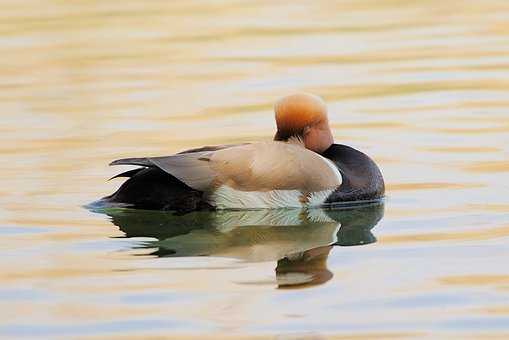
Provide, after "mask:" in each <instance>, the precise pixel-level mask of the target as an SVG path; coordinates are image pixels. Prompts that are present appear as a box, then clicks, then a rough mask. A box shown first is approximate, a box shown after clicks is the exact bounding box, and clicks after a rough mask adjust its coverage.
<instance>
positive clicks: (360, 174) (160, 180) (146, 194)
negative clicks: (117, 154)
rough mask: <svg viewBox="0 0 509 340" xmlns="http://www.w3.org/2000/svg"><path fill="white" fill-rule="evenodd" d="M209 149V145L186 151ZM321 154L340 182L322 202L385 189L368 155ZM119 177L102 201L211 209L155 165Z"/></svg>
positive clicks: (368, 196)
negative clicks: (117, 184)
mask: <svg viewBox="0 0 509 340" xmlns="http://www.w3.org/2000/svg"><path fill="white" fill-rule="evenodd" d="M209 149H211V148H207V149H205V148H202V149H195V150H189V151H187V152H200V151H207V150H209ZM214 149H215V150H217V149H219V148H214ZM323 156H324V157H325V158H328V159H329V160H331V161H332V162H334V164H335V165H336V166H337V167H338V169H339V170H340V173H341V177H342V183H341V185H340V186H339V188H338V189H336V190H335V191H334V192H333V193H332V194H330V195H329V197H328V198H327V199H326V201H325V203H326V204H329V203H331V204H333V203H345V202H357V201H367V200H377V199H380V198H382V197H383V195H384V192H385V187H384V181H383V177H382V174H381V172H380V170H379V168H378V166H377V165H376V164H375V162H374V161H373V160H372V159H371V158H370V157H368V156H367V155H365V154H364V153H362V152H360V151H358V150H356V149H354V148H351V147H349V146H346V145H341V144H333V145H332V146H331V147H329V148H328V149H327V150H326V151H325V152H324V153H323ZM140 165H144V164H140ZM118 177H127V178H128V179H127V180H126V181H125V182H124V183H123V184H122V185H121V186H120V188H119V189H118V190H117V191H116V192H115V193H113V194H112V195H110V196H107V197H104V198H103V199H102V202H105V203H113V204H125V205H127V206H129V207H132V208H137V209H152V210H175V211H180V212H186V211H193V210H203V209H212V208H213V207H212V206H211V205H210V204H208V203H207V201H206V199H205V198H204V195H203V192H201V191H199V190H195V189H192V188H191V187H189V186H188V185H186V184H184V183H183V182H182V181H180V180H179V179H177V178H175V177H174V176H172V175H170V174H168V173H166V172H164V171H163V170H161V169H160V168H157V167H145V168H139V169H134V170H131V171H127V172H125V173H123V174H120V175H119V176H118Z"/></svg>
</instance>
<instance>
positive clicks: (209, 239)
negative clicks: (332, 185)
mask: <svg viewBox="0 0 509 340" xmlns="http://www.w3.org/2000/svg"><path fill="white" fill-rule="evenodd" d="M0 32H1V34H0V55H1V57H0V59H1V62H0V75H1V80H0V89H1V91H0V118H1V120H0V154H1V157H2V166H1V167H0V175H1V184H2V185H1V186H0V235H1V238H0V249H1V254H2V261H1V262H0V337H1V336H3V337H5V338H14V337H42V338H51V339H53V338H58V337H62V338H69V337H74V338H93V339H96V338H97V339H99V338H108V339H115V338H121V339H129V338H146V337H149V336H153V337H161V338H163V337H182V338H187V337H195V336H200V337H203V338H217V339H223V338H232V339H233V338H235V339H238V338H252V337H255V338H277V339H296V338H299V339H300V338H303V339H307V338H310V339H322V338H329V337H331V338H333V337H340V336H346V337H349V336H365V337H377V338H391V339H392V338H395V337H403V338H406V337H426V336H431V337H444V338H445V337H448V338H450V337H454V336H456V337H462V338H463V337H475V338H478V337H489V336H493V337H500V338H504V337H509V268H508V259H509V243H508V242H509V2H508V1H506V0H500V1H467V0H457V1H454V0H453V1H434V0H423V1H401V0H384V1H376V0H361V1H353V0H351V1H346V0H345V1H293V2H287V1H281V2H280V1H256V2H255V1H207V2H206V1H162V0H161V1H150V2H143V1H132V0H127V1H122V2H118V1H92V0H90V1H88V0H84V1H49V0H40V1H35V0H25V1H18V0H4V1H2V20H0ZM293 91H308V92H313V93H316V94H318V95H320V96H322V97H323V98H324V99H325V100H326V101H327V103H328V105H329V110H330V118H331V122H332V124H333V129H334V133H335V136H336V142H338V143H344V144H348V145H351V146H353V147H356V148H358V149H360V150H362V151H364V152H366V153H368V154H369V155H370V156H372V157H373V158H374V159H375V160H376V161H377V163H378V164H379V165H380V167H381V169H382V172H383V173H384V176H385V180H386V184H387V199H386V201H385V204H384V205H374V206H365V207H360V208H355V209H347V210H341V211H324V210H313V211H305V212H299V211H293V210H286V211H270V212H268V211H266V212H222V213H217V214H209V213H195V214H189V215H184V216H173V215H171V214H168V213H156V212H152V213H147V212H145V213H143V212H133V211H125V210H124V211H123V210H118V209H117V210H108V211H103V212H92V211H89V210H87V209H85V208H83V205H85V204H88V203H90V202H92V201H94V200H96V199H97V198H100V197H102V196H104V195H106V194H109V193H111V192H112V191H114V190H115V189H116V188H117V187H118V186H119V184H120V183H121V180H118V179H116V180H113V181H110V182H107V181H106V179H107V178H109V177H111V176H113V175H115V174H117V173H118V172H119V171H121V170H122V168H118V167H117V168H111V167H108V166H107V164H108V163H109V161H111V160H113V159H118V158H122V157H131V156H133V157H135V156H144V155H153V156H156V155H168V154H171V153H174V152H177V151H180V150H183V149H186V148H191V147H197V146H202V145H204V144H219V143H237V142H245V141H257V140H267V139H270V138H271V137H272V135H273V132H274V123H273V114H272V104H273V103H274V101H275V100H276V99H277V98H279V97H280V96H282V95H286V94H289V93H291V92H293Z"/></svg>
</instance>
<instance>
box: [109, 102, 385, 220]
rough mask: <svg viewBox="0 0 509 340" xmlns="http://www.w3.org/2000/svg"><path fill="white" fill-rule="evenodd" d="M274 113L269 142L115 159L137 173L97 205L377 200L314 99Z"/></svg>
mask: <svg viewBox="0 0 509 340" xmlns="http://www.w3.org/2000/svg"><path fill="white" fill-rule="evenodd" d="M275 114H276V123H277V132H276V135H275V137H274V141H267V142H261V143H250V144H240V145H219V146H206V147H203V148H199V149H193V150H188V151H184V152H181V153H179V154H176V155H172V156H167V157H148V158H128V159H120V160H117V161H114V162H113V163H111V164H112V165H118V164H124V165H137V166H141V167H140V168H138V169H134V170H130V171H127V172H124V173H123V174H120V175H118V176H116V177H128V180H127V181H126V182H124V184H123V185H122V186H121V187H120V188H119V189H118V190H117V191H116V192H115V193H113V194H112V195H110V196H107V197H105V198H103V199H102V200H101V201H100V202H101V203H102V204H104V205H108V204H109V205H111V204H121V205H124V206H130V207H134V208H140V209H155V210H181V211H192V210H200V209H211V208H217V209H228V208H239V209H246V208H281V207H293V208H301V207H316V206H322V205H324V204H325V205H326V204H331V203H341V202H352V201H359V200H377V199H380V198H381V197H382V196H383V194H384V182H383V178H382V175H381V173H380V170H379V169H378V167H377V165H376V164H375V163H374V162H373V161H372V160H371V159H370V158H369V157H368V156H366V155H365V154H363V153H362V152H360V151H357V150H355V149H353V148H351V147H348V146H345V145H339V144H333V142H334V140H333V136H332V132H331V129H330V127H329V121H328V116H327V108H326V106H325V103H324V102H323V101H322V100H321V99H320V98H319V97H316V96H313V95H309V94H296V95H292V96H288V97H285V98H283V99H281V100H280V101H278V102H277V103H276V105H275Z"/></svg>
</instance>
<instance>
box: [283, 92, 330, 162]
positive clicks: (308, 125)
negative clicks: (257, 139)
mask: <svg viewBox="0 0 509 340" xmlns="http://www.w3.org/2000/svg"><path fill="white" fill-rule="evenodd" d="M274 111H275V113H276V124H277V132H276V135H275V136H274V140H279V141H286V140H288V139H289V138H291V137H299V138H301V139H302V140H303V141H304V145H305V146H306V148H308V149H310V150H313V151H315V152H318V153H322V152H324V151H325V150H327V149H328V148H329V146H331V144H332V143H333V142H334V139H333V137H332V132H331V130H330V127H329V119H328V117H327V106H326V105H325V102H324V101H323V100H322V99H321V98H320V97H318V96H315V95H313V94H308V93H296V94H292V95H289V96H286V97H283V98H281V99H279V100H278V101H277V102H276V104H275V105H274Z"/></svg>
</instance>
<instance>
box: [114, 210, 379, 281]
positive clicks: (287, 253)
mask: <svg viewBox="0 0 509 340" xmlns="http://www.w3.org/2000/svg"><path fill="white" fill-rule="evenodd" d="M383 210H384V208H383V204H380V203H379V204H371V205H367V206H359V207H355V208H354V207H351V208H347V209H341V210H339V209H338V210H323V209H308V210H300V209H284V210H281V209H280V210H249V211H217V212H206V211H196V212H192V213H188V214H185V215H183V216H177V215H175V214H172V213H167V212H158V211H141V210H129V209H110V210H107V211H106V213H107V214H108V215H109V216H110V217H111V218H112V223H113V224H115V225H117V226H118V227H119V228H120V230H121V231H123V232H124V233H125V234H126V237H151V238H155V239H157V240H155V241H148V242H144V243H142V246H143V247H145V248H148V249H152V248H157V250H156V251H154V252H153V253H151V254H152V255H157V256H162V257H187V256H221V257H229V258H236V259H240V260H244V261H248V262H260V261H278V265H277V268H276V278H277V282H278V286H279V287H281V288H283V287H294V286H303V285H315V284H320V283H323V282H326V281H328V280H329V279H330V278H331V277H332V273H331V272H330V271H329V270H328V269H327V266H326V260H327V256H328V254H329V251H330V250H331V248H332V246H334V245H339V246H351V245H362V244H368V243H372V242H375V241H376V238H375V237H374V236H373V234H372V233H371V229H372V228H373V227H374V226H375V225H376V224H377V223H378V221H379V220H380V219H381V218H382V216H383Z"/></svg>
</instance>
